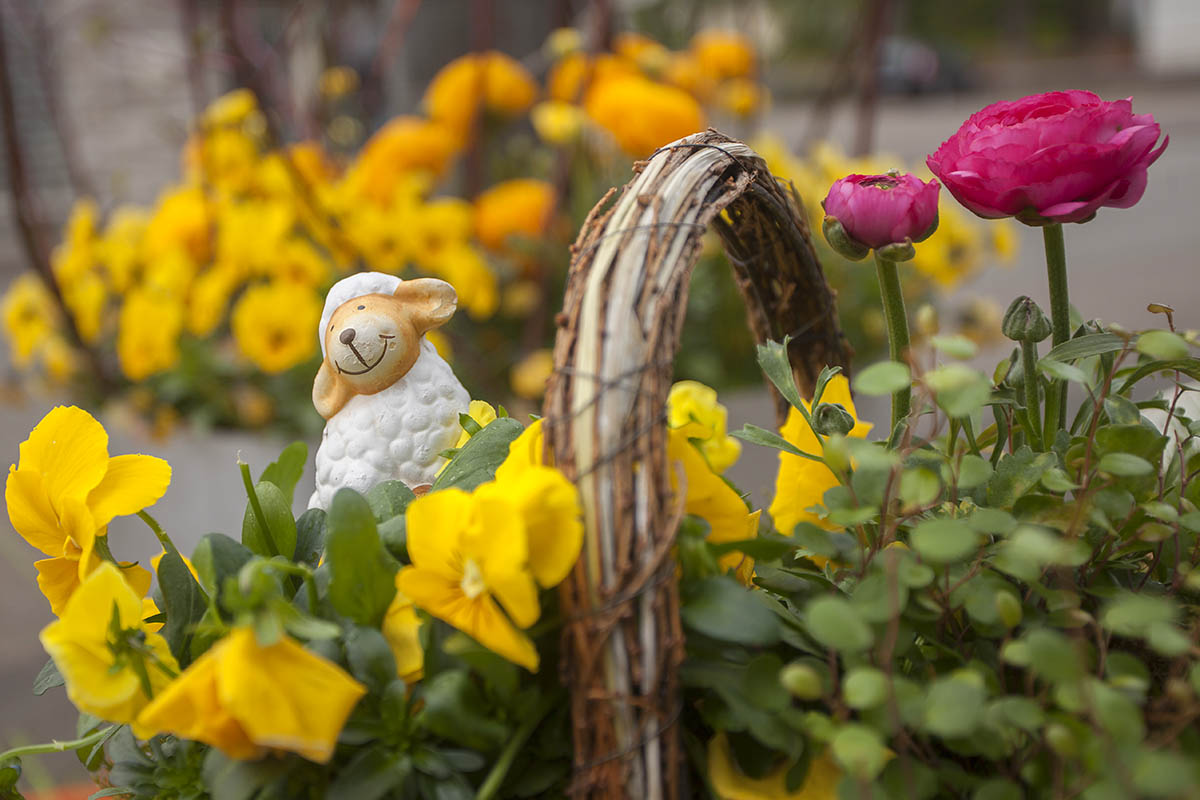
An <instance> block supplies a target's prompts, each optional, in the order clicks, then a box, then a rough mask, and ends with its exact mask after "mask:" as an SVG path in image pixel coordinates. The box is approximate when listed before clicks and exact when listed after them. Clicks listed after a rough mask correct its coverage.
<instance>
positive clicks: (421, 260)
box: [409, 197, 475, 270]
mask: <svg viewBox="0 0 1200 800" xmlns="http://www.w3.org/2000/svg"><path fill="white" fill-rule="evenodd" d="M474 224H475V210H474V208H472V206H471V204H470V203H468V202H467V201H466V200H463V199H461V198H458V197H439V198H438V199H436V200H431V201H430V202H428V203H424V204H421V205H418V206H416V207H415V208H414V209H413V214H412V219H411V220H410V221H409V227H410V235H411V237H412V247H413V255H414V257H415V259H416V261H417V263H418V264H420V265H421V266H422V267H424V268H425V269H429V270H436V269H437V264H438V262H439V261H440V260H441V259H442V258H443V257H444V256H445V253H446V251H447V250H449V249H452V248H455V247H462V246H464V245H466V243H467V242H468V240H470V238H471V233H472V230H473V228H474Z"/></svg>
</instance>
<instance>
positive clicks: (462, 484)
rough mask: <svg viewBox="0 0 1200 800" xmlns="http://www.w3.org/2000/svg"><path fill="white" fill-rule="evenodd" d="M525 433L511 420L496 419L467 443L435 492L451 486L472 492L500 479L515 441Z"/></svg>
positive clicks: (447, 466) (446, 471)
mask: <svg viewBox="0 0 1200 800" xmlns="http://www.w3.org/2000/svg"><path fill="white" fill-rule="evenodd" d="M524 430H525V426H523V425H522V424H521V423H520V422H518V421H517V420H515V419H512V418H511V417H509V418H505V419H497V420H494V421H493V422H492V423H491V424H490V425H488V426H487V427H485V428H484V429H483V430H481V431H480V432H479V433H477V434H475V435H474V436H472V437H471V438H470V439H468V440H467V443H466V444H464V445H463V446H462V447H461V448H460V449H459V451H458V454H457V455H456V456H455V457H454V459H453V460H452V461H451V462H450V463H449V464H447V465H446V468H445V469H444V470H442V473H441V474H440V475H438V476H437V479H436V480H435V481H434V482H433V490H434V491H437V490H438V489H446V488H448V487H451V486H455V487H458V488H459V489H463V490H464V491H470V490H472V489H474V488H475V487H476V486H478V485H479V484H481V483H487V482H488V481H490V480H492V479H493V478H495V477H496V468H497V467H499V466H500V465H501V464H502V463H504V459H505V458H507V457H508V448H509V447H510V446H511V445H512V443H513V440H514V439H516V438H517V437H518V436H520V435H521V433H522V431H524Z"/></svg>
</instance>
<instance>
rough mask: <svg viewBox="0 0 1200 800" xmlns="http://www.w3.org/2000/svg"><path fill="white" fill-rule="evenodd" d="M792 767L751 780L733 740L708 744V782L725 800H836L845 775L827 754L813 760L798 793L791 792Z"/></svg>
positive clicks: (722, 737) (720, 738)
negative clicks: (735, 756) (736, 754)
mask: <svg viewBox="0 0 1200 800" xmlns="http://www.w3.org/2000/svg"><path fill="white" fill-rule="evenodd" d="M787 771H788V765H787V764H784V765H783V766H782V767H780V768H779V769H776V770H775V771H774V772H772V773H770V774H769V775H767V776H766V777H763V778H751V777H750V776H749V775H746V774H745V773H744V772H742V771H741V770H740V769H738V766H737V764H736V763H735V762H734V760H733V754H732V753H731V752H730V749H729V740H728V739H727V738H726V736H725V734H724V733H719V734H717V735H716V736H714V737H713V738H712V739H711V740H709V743H708V779H709V781H711V782H712V788H713V790H714V791H715V792H716V793H717V796H718V797H719V798H721V800H833V798H835V797H837V785H838V782H839V781H840V780H841V778H842V772H841V770H840V769H838V767H837V765H836V764H835V763H834V762H833V758H832V757H831V756H830V754H829V751H828V750H825V751H824V752H822V753H821V754H820V755H818V756H817V757H816V758H814V759H813V760H812V764H811V765H810V766H809V768H808V775H807V776H805V778H804V784H803V785H802V786H801V787H800V788H799V789H797V790H796V791H794V792H789V791H788V790H787Z"/></svg>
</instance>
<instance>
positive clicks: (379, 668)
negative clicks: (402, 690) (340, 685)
mask: <svg viewBox="0 0 1200 800" xmlns="http://www.w3.org/2000/svg"><path fill="white" fill-rule="evenodd" d="M346 663H347V665H348V666H349V667H350V674H351V675H353V676H354V677H355V678H358V680H360V681H362V682H363V683H364V684H366V685H367V686H368V687H370V688H371V690H372V691H375V692H382V691H383V690H384V688H386V687H387V685H388V684H389V683H391V682H392V681H394V680H395V679H396V658H395V656H393V655H392V648H391V646H390V645H389V644H388V641H387V639H385V638H384V637H383V634H382V633H380V632H379V631H378V630H377V629H375V628H367V627H363V626H361V625H356V626H354V627H353V628H351V629H350V631H349V632H348V633H347V634H346Z"/></svg>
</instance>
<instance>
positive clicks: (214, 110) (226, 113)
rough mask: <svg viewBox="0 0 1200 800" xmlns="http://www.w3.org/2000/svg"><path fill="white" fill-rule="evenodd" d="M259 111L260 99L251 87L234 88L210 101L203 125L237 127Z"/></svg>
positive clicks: (203, 118)
mask: <svg viewBox="0 0 1200 800" xmlns="http://www.w3.org/2000/svg"><path fill="white" fill-rule="evenodd" d="M257 111H258V100H257V98H255V96H254V92H252V91H250V90H249V89H234V90H233V91H232V92H227V93H225V94H223V95H221V96H220V97H218V98H217V99H216V100H213V101H212V102H211V103H209V105H208V108H206V109H205V110H204V116H203V117H202V118H201V123H202V124H203V125H209V126H214V127H235V126H238V125H241V124H242V123H243V122H245V121H246V118H247V117H249V116H250V115H251V114H254V113H256V112H257Z"/></svg>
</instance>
